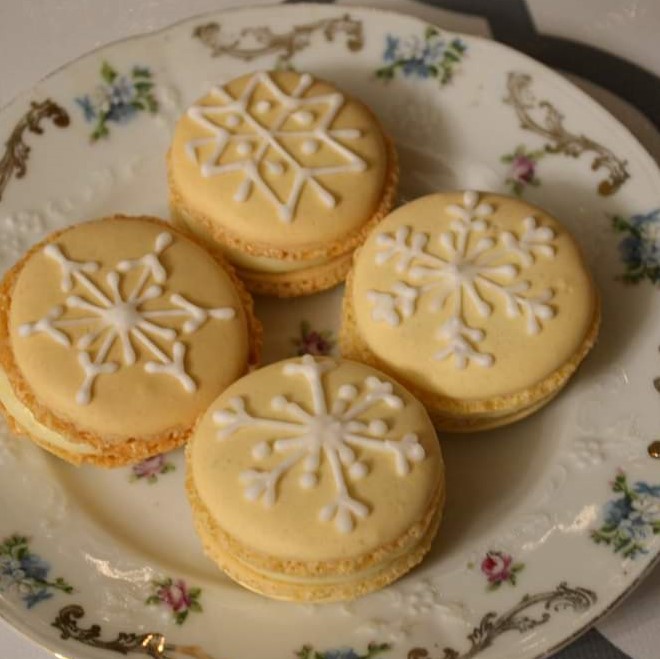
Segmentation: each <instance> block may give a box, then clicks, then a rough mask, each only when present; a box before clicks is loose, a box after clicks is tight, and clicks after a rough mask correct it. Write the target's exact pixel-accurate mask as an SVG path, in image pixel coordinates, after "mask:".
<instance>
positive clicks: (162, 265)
mask: <svg viewBox="0 0 660 659" xmlns="http://www.w3.org/2000/svg"><path fill="white" fill-rule="evenodd" d="M260 339H261V328H260V325H259V323H258V322H257V321H256V319H255V317H254V315H253V312H252V301H251V299H250V296H249V294H248V293H247V292H246V291H245V290H244V288H243V286H242V284H241V283H240V281H239V280H238V279H237V278H236V276H235V275H234V274H233V272H232V271H231V269H230V268H229V267H227V266H226V265H225V264H223V263H221V262H220V261H218V259H217V258H216V257H214V256H212V255H211V254H209V253H208V252H207V251H206V250H205V249H204V248H203V247H201V246H200V245H199V244H198V243H197V242H195V241H194V240H192V239H191V238H190V237H188V236H186V235H184V234H182V233H181V232H179V231H178V230H176V229H174V228H173V227H172V226H171V225H169V224H167V223H165V222H163V221H161V220H157V219H154V218H149V217H122V216H117V217H110V218H104V219H101V220H96V221H92V222H87V223H84V224H79V225H76V226H72V227H69V228H66V229H63V230H61V231H58V232H56V233H54V234H52V235H50V236H48V237H47V238H46V239H45V240H44V241H42V242H41V243H39V244H38V245H35V246H34V247H33V248H32V249H31V250H30V251H29V252H28V253H27V254H26V255H25V256H24V257H23V258H22V259H21V260H20V261H19V262H18V263H17V264H16V265H15V266H14V267H13V268H12V269H11V270H9V272H8V273H7V274H6V275H5V277H4V279H3V281H2V284H1V285H0V404H1V407H2V408H3V410H4V413H5V415H6V417H7V418H8V420H9V423H10V425H11V426H12V427H13V429H14V430H15V431H17V432H19V433H21V434H25V435H27V436H29V437H30V438H31V439H33V440H34V441H35V442H36V443H37V444H39V445H40V446H42V447H43V448H45V449H47V450H48V451H50V452H52V453H54V454H56V455H58V456H60V457H62V458H64V459H65V460H68V461H69V462H72V463H74V464H81V463H91V464H96V465H102V466H116V465H122V464H127V463H132V462H137V461H138V460H141V459H144V458H146V457H149V456H151V455H154V454H156V453H161V452H163V451H167V450H169V449H172V448H174V447H176V446H179V445H180V444H182V443H184V442H185V441H186V440H187V438H188V436H189V435H190V433H191V431H192V427H193V425H194V424H195V422H196V420H197V418H198V417H199V416H200V414H202V413H203V411H204V410H205V409H206V408H207V407H208V405H209V404H210V403H211V402H212V401H213V400H214V399H215V398H216V397H217V396H218V394H219V393H220V392H222V391H223V390H224V389H225V388H226V387H227V386H228V385H229V384H231V383H232V382H233V381H234V380H236V379H237V378H239V377H240V376H242V375H243V374H244V373H245V372H246V371H247V370H248V369H249V367H250V366H251V365H254V364H255V363H256V361H257V357H258V352H259V348H260Z"/></svg>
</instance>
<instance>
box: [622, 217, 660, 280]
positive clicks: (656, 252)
mask: <svg viewBox="0 0 660 659" xmlns="http://www.w3.org/2000/svg"><path fill="white" fill-rule="evenodd" d="M612 227H613V228H614V230H615V231H617V232H618V233H621V234H623V238H622V239H621V242H620V243H619V254H620V256H621V260H622V261H623V263H624V265H625V267H626V270H625V272H624V273H623V274H622V275H621V276H620V278H621V280H622V281H625V282H626V283H628V284H637V283H639V282H640V281H642V280H644V279H648V280H649V281H650V282H652V283H653V284H657V283H658V282H659V281H660V208H656V209H655V210H652V211H650V212H648V213H639V214H637V215H633V216H631V217H630V219H628V220H627V219H625V218H624V217H621V216H620V215H615V216H614V217H613V218H612Z"/></svg>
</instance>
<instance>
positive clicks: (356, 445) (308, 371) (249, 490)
mask: <svg viewBox="0 0 660 659" xmlns="http://www.w3.org/2000/svg"><path fill="white" fill-rule="evenodd" d="M336 367H337V364H336V362H334V361H332V360H329V359H326V360H323V361H316V360H315V359H314V357H312V356H311V355H305V356H304V357H302V359H301V360H300V361H296V362H288V363H286V364H285V365H284V366H283V374H284V375H285V376H291V377H303V378H305V380H307V383H308V385H309V388H310V392H311V395H312V411H311V413H310V412H308V411H307V410H305V409H304V408H303V407H302V406H301V405H299V404H298V403H296V402H294V401H291V400H289V399H288V398H287V397H286V396H275V397H274V398H273V399H272V401H271V406H272V408H273V410H275V411H277V412H281V413H283V414H285V415H286V416H287V417H288V420H280V419H269V418H265V417H259V416H253V415H252V414H250V413H249V412H248V411H247V409H246V407H245V400H244V399H243V398H240V397H236V398H232V399H231V400H230V401H229V407H230V408H231V409H224V410H218V411H216V412H214V414H213V421H214V423H215V424H216V425H217V426H219V427H220V430H219V431H218V435H217V436H218V439H220V440H223V441H224V440H227V439H228V438H230V437H231V436H232V435H233V434H234V433H235V432H236V431H237V430H239V429H241V428H263V429H265V430H266V431H267V432H269V433H273V434H275V435H279V434H282V437H280V438H277V439H268V440H264V441H262V442H259V443H258V444H256V445H255V446H254V448H253V449H252V457H253V458H254V459H255V460H256V461H259V460H263V459H265V458H267V457H269V456H271V455H272V453H273V451H274V452H275V453H281V454H284V455H285V456H286V457H285V458H284V459H283V460H282V461H281V462H279V464H277V465H276V466H275V467H273V468H272V469H271V470H266V471H264V470H258V469H250V470H247V471H244V472H242V473H241V474H240V479H241V481H242V482H243V485H244V488H245V489H244V495H245V497H246V498H247V499H249V500H250V501H256V500H258V499H261V501H262V503H263V504H264V505H265V506H266V507H271V506H273V505H274V504H275V502H276V500H277V484H278V482H279V481H280V479H281V478H282V477H283V476H284V475H285V474H286V473H287V472H288V471H290V470H291V469H292V468H293V467H294V466H295V465H297V464H298V463H301V462H302V466H303V473H302V474H301V475H300V478H299V481H298V484H299V485H300V487H301V488H303V489H310V488H313V487H315V486H316V485H317V483H318V480H319V471H320V468H321V464H322V461H325V462H326V463H327V464H328V466H329V467H330V472H331V475H332V479H333V481H334V485H335V491H336V496H335V498H334V499H333V500H332V501H330V502H329V503H327V504H326V505H325V506H323V508H321V510H320V512H319V519H320V520H321V521H324V522H329V521H333V520H334V523H335V527H336V528H337V530H338V531H340V532H342V533H349V532H350V531H352V530H353V527H354V519H355V518H360V519H364V518H366V517H368V515H369V508H368V507H367V505H366V504H364V503H363V502H362V501H358V500H357V499H355V498H354V497H352V496H351V494H350V491H349V487H348V483H347V477H348V479H350V480H352V481H357V480H359V479H361V478H364V477H365V476H366V475H367V473H368V469H367V465H366V463H365V462H363V461H362V459H361V457H360V456H358V455H357V454H356V451H355V449H357V450H358V451H372V452H377V453H384V454H389V455H391V456H392V459H393V460H394V467H395V470H396V473H397V474H398V475H399V476H405V475H406V474H408V473H409V472H410V468H411V463H416V462H421V461H422V460H424V458H425V457H426V453H425V451H424V448H423V446H422V445H421V444H420V443H419V439H418V437H417V435H416V434H414V433H406V434H404V435H403V437H401V438H400V439H385V436H386V434H387V432H388V427H387V423H386V422H385V421H384V420H383V419H381V418H377V419H372V420H371V421H369V422H365V421H361V420H360V417H361V416H362V415H364V414H365V413H366V412H369V411H370V410H372V409H374V408H375V407H377V406H385V407H386V408H389V409H392V410H400V409H402V408H403V405H404V403H403V401H402V400H401V398H399V397H398V396H396V395H395V394H393V393H392V389H393V388H392V384H391V383H390V382H385V381H383V380H380V379H378V378H377V377H374V376H370V377H367V378H366V379H365V381H364V393H363V394H362V395H360V392H359V391H358V389H357V387H355V386H354V385H352V384H344V385H342V386H341V387H340V388H339V390H338V392H337V396H336V399H335V400H334V401H332V402H331V403H330V405H329V401H328V400H327V398H328V396H327V392H326V391H325V387H324V385H323V374H324V373H326V372H328V371H330V370H332V369H334V368H336Z"/></svg>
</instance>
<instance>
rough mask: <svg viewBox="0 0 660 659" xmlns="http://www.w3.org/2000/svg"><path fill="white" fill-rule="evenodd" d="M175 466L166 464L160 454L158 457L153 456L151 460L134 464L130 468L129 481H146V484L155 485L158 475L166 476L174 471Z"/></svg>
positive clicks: (169, 463)
mask: <svg viewBox="0 0 660 659" xmlns="http://www.w3.org/2000/svg"><path fill="white" fill-rule="evenodd" d="M174 469H175V466H174V465H173V464H172V463H171V462H168V461H167V459H166V458H165V454H163V453H161V454H160V455H154V456H153V457H151V458H147V459H146V460H142V462H138V463H137V464H134V465H133V467H132V468H131V478H130V479H131V480H132V481H136V480H142V479H144V480H146V481H147V482H148V483H155V482H156V481H157V480H158V476H159V475H160V474H167V473H168V472H170V471H174Z"/></svg>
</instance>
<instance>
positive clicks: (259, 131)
mask: <svg viewBox="0 0 660 659" xmlns="http://www.w3.org/2000/svg"><path fill="white" fill-rule="evenodd" d="M312 82H313V78H312V77H311V76H310V75H308V74H303V75H302V76H301V77H300V80H299V81H298V84H297V86H296V88H295V89H294V90H293V92H292V93H291V94H287V93H285V92H284V91H283V90H282V89H280V87H279V86H278V85H277V84H276V83H275V82H274V81H273V79H272V78H271V77H270V75H269V74H268V73H265V72H260V73H255V74H254V75H253V76H252V77H251V78H250V80H249V81H248V83H247V84H246V86H245V88H244V89H243V92H242V93H241V95H240V96H239V97H238V98H233V97H232V96H231V95H230V94H229V93H228V92H227V91H226V90H225V89H224V88H222V87H214V88H213V89H212V90H211V92H210V95H211V96H212V97H214V98H215V99H217V101H218V103H219V104H218V105H193V106H192V107H191V108H190V109H189V110H188V116H189V117H190V118H191V119H192V120H193V121H195V122H196V123H197V124H199V125H200V126H201V127H202V128H204V129H205V130H206V131H208V133H209V136H208V137H200V138H197V139H194V140H190V141H189V142H188V143H187V144H186V149H187V153H188V156H189V157H190V158H191V159H192V160H193V161H194V162H198V154H197V150H198V149H199V148H200V147H204V146H206V145H211V147H212V149H211V150H210V152H209V155H208V157H207V158H206V159H205V160H204V161H203V162H202V163H201V173H202V176H204V177H210V176H215V175H218V174H227V173H230V172H240V173H241V174H243V180H242V181H241V183H240V185H239V187H238V189H237V190H236V193H235V194H234V199H235V200H236V201H238V202H243V201H247V199H248V198H249V197H250V194H251V192H252V188H253V187H255V188H257V189H258V190H259V191H260V192H261V193H262V194H263V195H264V197H265V198H266V199H268V200H269V201H270V202H271V203H272V204H273V205H274V206H275V207H276V209H277V212H278V215H279V217H280V219H281V220H282V221H284V222H290V221H291V220H292V218H293V213H294V211H295V209H296V206H297V204H298V201H299V199H300V195H301V194H302V192H303V189H304V188H305V187H306V186H309V187H310V188H311V189H312V190H313V191H314V192H315V193H316V194H317V196H318V198H319V199H320V200H321V202H322V203H323V204H325V205H326V206H328V207H329V208H332V207H334V206H335V205H336V199H335V197H334V196H333V195H332V193H331V192H330V191H329V190H328V189H327V188H326V187H324V186H323V184H322V183H320V182H319V180H318V177H319V176H327V175H331V174H344V173H346V172H361V171H364V170H365V169H366V163H365V162H364V160H362V158H360V157H359V156H358V155H357V154H355V153H354V152H353V151H351V150H350V149H349V148H348V147H346V146H344V145H343V144H341V143H340V142H338V141H337V138H340V139H343V140H352V139H356V138H358V137H360V136H361V134H362V133H361V131H360V130H358V129H355V128H336V129H333V128H331V126H332V123H333V121H334V120H335V117H336V116H337V113H338V112H339V110H340V108H341V107H342V105H343V103H344V97H343V96H342V94H340V93H339V92H332V93H328V94H320V95H317V96H310V97H308V98H303V97H302V96H303V94H304V93H305V91H306V90H307V89H308V88H309V87H310V86H311V84H312ZM260 86H263V87H265V88H266V90H267V92H268V95H269V96H270V97H272V99H273V100H265V99H262V100H260V101H258V102H257V103H254V104H253V103H252V97H253V95H254V93H255V91H256V90H257V89H258V88H259V87H260ZM320 107H322V108H323V110H322V111H320V110H319V108H320ZM272 113H274V115H273V116H272V117H271V116H269V117H268V121H267V124H268V125H266V122H265V119H264V117H265V115H271V114H272ZM220 121H222V122H223V124H222V125H220V124H219V122H220ZM292 138H295V147H297V148H294V146H292V144H294V142H293V141H292ZM232 147H233V148H232ZM322 147H327V148H329V149H331V150H332V152H333V154H334V160H335V162H329V163H327V164H324V165H310V166H304V165H303V164H302V163H301V162H300V155H302V156H310V155H312V154H314V153H316V152H317V151H318V150H319V149H320V148H322ZM296 151H297V152H298V153H296ZM232 152H233V153H232ZM287 170H291V171H293V174H294V176H293V182H292V184H291V187H290V189H289V191H288V193H287V195H286V198H285V199H280V196H279V195H278V193H277V192H276V191H275V189H274V187H273V186H271V185H270V184H269V182H268V179H269V178H271V177H272V179H277V177H280V176H282V175H283V174H285V173H286V171H287Z"/></svg>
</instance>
